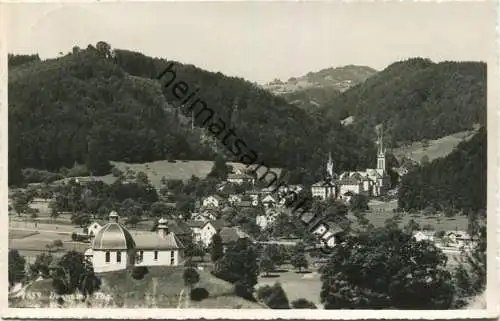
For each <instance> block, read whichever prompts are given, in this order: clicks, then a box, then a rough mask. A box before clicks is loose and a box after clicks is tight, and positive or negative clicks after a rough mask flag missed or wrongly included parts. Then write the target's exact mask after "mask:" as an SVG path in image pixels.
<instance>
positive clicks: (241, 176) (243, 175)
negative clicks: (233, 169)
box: [227, 173, 252, 179]
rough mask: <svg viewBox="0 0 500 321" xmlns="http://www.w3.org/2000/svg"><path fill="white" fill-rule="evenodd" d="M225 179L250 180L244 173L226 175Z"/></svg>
mask: <svg viewBox="0 0 500 321" xmlns="http://www.w3.org/2000/svg"><path fill="white" fill-rule="evenodd" d="M227 179H252V177H251V176H250V175H247V174H244V173H232V174H228V175H227Z"/></svg>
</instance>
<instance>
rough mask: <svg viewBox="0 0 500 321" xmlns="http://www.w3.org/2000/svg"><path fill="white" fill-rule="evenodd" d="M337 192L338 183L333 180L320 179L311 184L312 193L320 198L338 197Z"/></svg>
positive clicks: (314, 196)
mask: <svg viewBox="0 0 500 321" xmlns="http://www.w3.org/2000/svg"><path fill="white" fill-rule="evenodd" d="M337 193H338V191H337V185H336V184H335V182H334V181H331V180H324V181H320V182H317V183H314V184H313V185H312V186H311V194H312V197H313V198H319V199H322V200H326V199H328V198H337Z"/></svg>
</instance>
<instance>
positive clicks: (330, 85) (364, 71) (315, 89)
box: [263, 65, 377, 109]
mask: <svg viewBox="0 0 500 321" xmlns="http://www.w3.org/2000/svg"><path fill="white" fill-rule="evenodd" d="M376 72H377V71H376V70H374V69H372V68H370V67H366V66H354V65H348V66H343V67H337V68H327V69H322V70H320V71H318V72H309V73H308V74H306V75H304V76H301V77H298V78H295V77H292V78H290V79H288V80H287V81H286V82H282V81H281V80H279V79H276V80H274V81H272V82H270V83H268V84H266V85H264V86H263V88H265V89H266V90H269V91H270V92H272V93H273V94H276V95H280V96H282V97H283V98H285V99H286V100H287V101H288V102H290V103H292V104H294V105H296V106H298V107H300V108H303V109H314V108H318V107H320V106H325V105H327V104H329V103H330V102H331V101H332V100H333V98H334V97H336V96H338V95H339V94H340V93H341V92H343V91H346V90H347V89H349V88H351V87H353V86H355V85H357V84H359V83H362V82H363V81H365V80H366V79H367V78H368V77H371V76H373V75H374V74H375V73H376Z"/></svg>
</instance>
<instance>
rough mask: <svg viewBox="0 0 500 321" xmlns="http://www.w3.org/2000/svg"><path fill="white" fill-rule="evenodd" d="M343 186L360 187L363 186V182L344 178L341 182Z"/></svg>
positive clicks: (354, 178)
mask: <svg viewBox="0 0 500 321" xmlns="http://www.w3.org/2000/svg"><path fill="white" fill-rule="evenodd" d="M340 184H341V185H359V184H361V180H360V179H359V178H356V177H349V178H344V179H342V180H341V181H340Z"/></svg>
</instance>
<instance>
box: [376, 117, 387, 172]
mask: <svg viewBox="0 0 500 321" xmlns="http://www.w3.org/2000/svg"><path fill="white" fill-rule="evenodd" d="M377 146H378V151H377V169H378V170H382V171H383V172H384V173H385V170H386V167H385V149H384V129H383V125H382V124H381V125H379V126H377Z"/></svg>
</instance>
